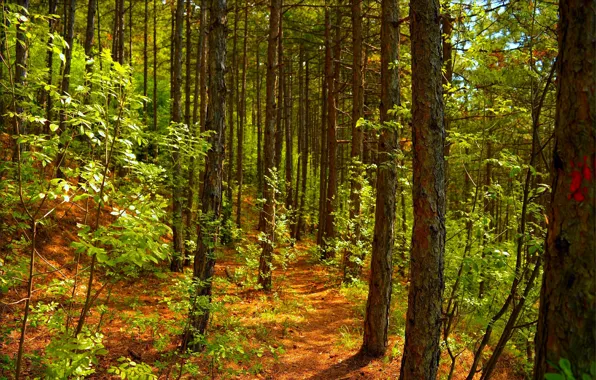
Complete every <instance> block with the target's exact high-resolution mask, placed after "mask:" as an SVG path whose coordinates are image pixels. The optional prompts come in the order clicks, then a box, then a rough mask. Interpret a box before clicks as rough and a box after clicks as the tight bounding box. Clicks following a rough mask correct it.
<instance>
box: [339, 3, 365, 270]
mask: <svg viewBox="0 0 596 380" xmlns="http://www.w3.org/2000/svg"><path fill="white" fill-rule="evenodd" d="M352 51H353V54H354V55H353V60H352V66H353V69H352V150H351V152H350V158H351V161H352V162H351V165H352V168H353V169H354V170H353V172H352V175H351V177H352V180H351V181H350V220H351V221H352V222H353V223H354V229H353V231H350V239H351V241H352V246H353V247H354V246H356V244H357V243H358V240H360V220H359V218H360V190H361V189H362V184H361V181H360V178H359V177H358V176H357V173H359V172H360V165H359V163H360V161H361V159H362V139H363V135H362V128H361V127H360V124H359V123H358V121H359V120H360V118H362V117H363V116H364V112H363V108H364V81H363V80H362V0H352ZM358 273H359V266H358V265H357V264H356V263H355V262H354V260H353V259H352V252H351V250H346V252H345V255H344V278H343V279H344V281H349V280H350V279H351V278H353V277H354V276H356V275H358Z"/></svg>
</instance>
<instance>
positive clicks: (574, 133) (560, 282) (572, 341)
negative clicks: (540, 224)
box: [534, 0, 596, 379]
mask: <svg viewBox="0 0 596 380" xmlns="http://www.w3.org/2000/svg"><path fill="white" fill-rule="evenodd" d="M559 9H560V21H559V22H558V36H559V55H558V58H557V73H558V75H557V79H558V80H557V106H556V107H557V108H556V116H555V149H554V165H553V167H552V172H551V175H552V179H553V185H552V198H551V205H550V210H549V216H548V220H549V223H548V232H547V239H546V250H545V254H544V276H543V279H542V289H541V293H540V312H539V317H538V330H537V333H536V360H535V363H534V379H543V378H544V374H545V373H548V372H556V371H554V370H553V368H551V366H550V364H549V363H554V364H558V362H559V359H562V358H565V359H568V360H569V361H571V366H572V370H573V373H574V375H576V377H577V378H580V377H581V376H582V375H583V374H589V373H590V367H591V365H593V363H594V357H595V356H596V350H595V348H594V341H595V339H596V330H595V329H594V326H596V307H595V306H596V305H595V299H596V298H595V294H594V293H595V287H596V286H595V284H596V281H595V278H596V273H595V266H594V252H596V236H595V234H596V233H595V229H594V226H595V225H596V220H595V218H596V213H595V211H594V210H595V207H594V205H595V202H596V187H595V186H594V175H595V174H596V173H595V169H596V154H595V153H594V146H596V127H595V125H596V93H595V92H594V86H595V85H594V80H595V79H594V73H595V70H596V65H595V63H594V56H596V51H595V50H596V48H595V46H594V38H596V36H595V35H594V31H595V30H596V13H595V12H594V3H593V1H591V0H569V1H562V0H561V1H560V2H559Z"/></svg>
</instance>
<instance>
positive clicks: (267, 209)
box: [258, 0, 281, 290]
mask: <svg viewBox="0 0 596 380" xmlns="http://www.w3.org/2000/svg"><path fill="white" fill-rule="evenodd" d="M280 18H281V0H271V6H270V14H269V41H268V45H267V78H266V92H267V94H266V102H267V103H266V105H265V142H264V149H263V150H264V152H263V153H264V154H263V155H264V159H263V165H264V172H265V173H264V175H265V178H269V180H267V179H266V180H265V183H264V184H263V188H264V191H263V197H264V198H265V205H264V206H263V210H262V211H261V213H262V215H263V220H264V226H263V232H264V234H265V238H264V240H263V242H262V246H263V250H262V252H261V257H260V260H259V280H258V283H259V285H261V286H262V287H263V289H265V290H271V259H272V255H273V244H274V239H275V231H274V226H275V189H274V186H275V184H274V183H273V182H272V181H273V178H272V176H273V175H274V174H275V130H276V128H275V124H276V116H277V112H276V111H277V108H276V104H275V88H276V82H277V70H278V66H277V65H278V60H277V58H278V55H277V53H278V41H277V39H278V38H280V37H281V36H280V33H279V31H280Z"/></svg>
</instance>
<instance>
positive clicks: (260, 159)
mask: <svg viewBox="0 0 596 380" xmlns="http://www.w3.org/2000/svg"><path fill="white" fill-rule="evenodd" d="M260 52H261V44H260V42H259V40H258V38H257V53H256V55H257V58H256V64H257V65H256V71H257V78H256V80H257V83H256V88H257V196H258V197H261V196H262V195H263V182H264V181H263V154H262V153H263V142H262V141H261V140H262V139H263V127H262V125H261V120H262V118H261V60H260V57H261V54H260ZM261 215H262V213H261ZM260 229H262V224H261V223H259V230H260Z"/></svg>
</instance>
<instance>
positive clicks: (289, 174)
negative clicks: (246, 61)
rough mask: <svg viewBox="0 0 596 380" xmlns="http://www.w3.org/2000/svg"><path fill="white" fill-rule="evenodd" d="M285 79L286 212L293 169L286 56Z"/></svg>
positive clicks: (290, 82)
mask: <svg viewBox="0 0 596 380" xmlns="http://www.w3.org/2000/svg"><path fill="white" fill-rule="evenodd" d="M285 71H286V76H285V77H286V79H285V80H284V82H285V85H286V88H285V90H284V123H285V138H286V164H285V175H286V178H285V179H286V204H285V205H286V212H289V211H290V209H291V208H292V199H293V194H294V193H293V189H292V170H293V165H292V164H293V160H294V157H293V153H294V149H293V148H294V143H293V141H292V123H291V118H292V106H291V104H290V103H291V96H292V92H291V87H292V81H291V71H292V61H291V60H290V59H289V58H288V60H286V70H285Z"/></svg>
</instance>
